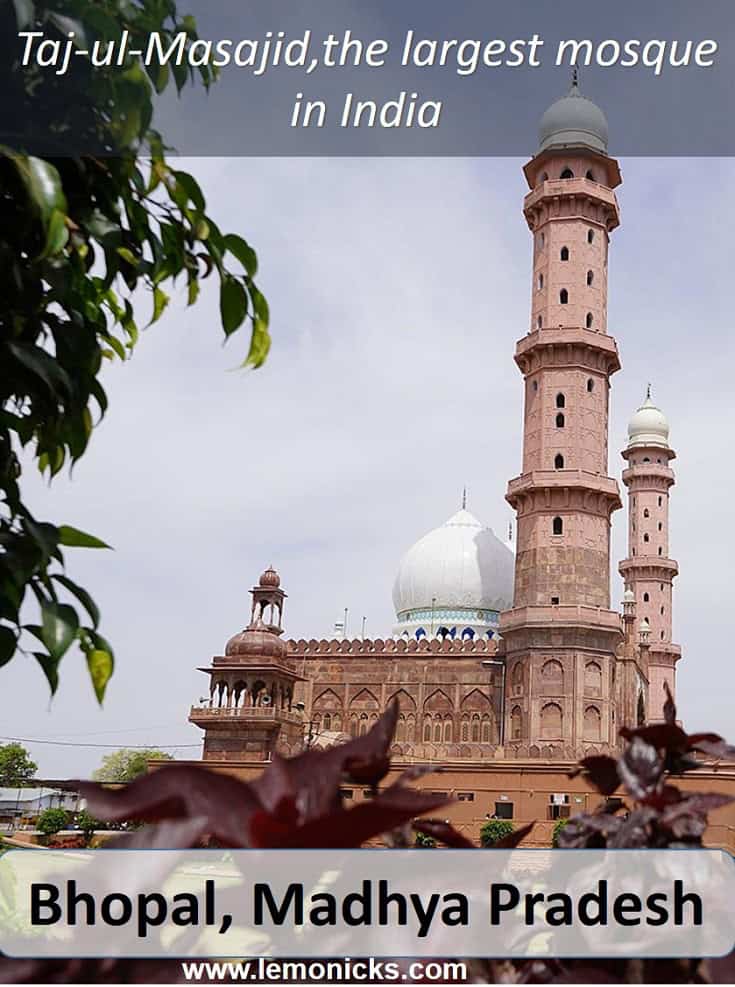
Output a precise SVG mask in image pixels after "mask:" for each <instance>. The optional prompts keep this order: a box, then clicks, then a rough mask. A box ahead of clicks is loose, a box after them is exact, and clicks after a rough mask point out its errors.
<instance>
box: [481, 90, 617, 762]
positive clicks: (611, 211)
mask: <svg viewBox="0 0 735 987" xmlns="http://www.w3.org/2000/svg"><path fill="white" fill-rule="evenodd" d="M539 138H540V146H539V150H538V153H537V154H536V155H535V157H533V158H532V159H531V161H529V162H528V164H527V165H526V166H525V168H524V173H525V176H526V179H527V180H528V184H529V187H530V190H531V191H530V192H529V193H528V195H527V196H526V198H525V200H524V204H523V212H524V215H525V218H526V221H527V223H528V226H529V229H530V230H531V233H532V235H533V268H532V273H531V281H532V285H531V318H530V326H529V330H528V333H527V335H526V336H525V337H524V338H522V339H521V340H520V341H519V342H518V344H517V346H516V352H515V361H516V363H517V365H518V367H519V368H520V370H521V372H522V374H523V380H524V392H525V399H524V401H525V408H524V431H523V465H522V472H521V474H520V476H518V477H516V478H515V479H513V480H511V481H510V484H509V486H508V492H507V495H506V499H507V500H508V501H509V503H510V504H511V506H512V507H513V508H514V509H515V510H516V512H517V546H516V568H515V593H514V602H513V608H512V609H511V610H508V611H505V612H504V613H503V614H502V615H501V619H500V633H501V635H502V638H503V648H504V651H505V658H506V666H507V676H506V681H507V683H508V689H507V695H506V725H505V726H506V729H505V737H506V742H507V743H509V744H510V746H511V748H514V752H515V753H517V754H518V755H519V756H523V755H524V753H525V752H526V751H528V752H529V753H530V754H531V755H533V754H536V753H537V752H538V753H540V754H541V755H542V756H564V757H574V756H576V755H577V754H578V753H579V752H580V751H581V750H585V749H589V748H590V747H593V746H594V747H595V748H596V749H600V748H602V747H605V746H610V745H614V744H615V742H616V737H617V728H618V724H616V722H615V706H616V703H615V693H616V687H615V654H616V649H617V647H618V646H619V645H620V643H621V641H622V626H621V621H620V616H619V614H618V613H617V612H616V611H613V610H611V609H610V517H611V514H612V512H613V511H614V510H616V509H617V508H618V507H620V506H621V502H620V496H619V493H618V486H617V483H616V482H615V480H613V479H612V478H611V477H609V476H608V475H607V471H608V410H609V390H610V383H609V381H610V376H611V375H612V374H613V373H614V372H615V371H616V370H618V369H619V368H620V362H619V359H618V351H617V346H616V343H615V340H614V339H613V337H612V336H610V335H608V332H607V265H608V244H609V238H610V233H611V232H612V231H613V230H614V229H615V228H616V227H617V226H618V224H619V218H620V217H619V211H618V204H617V200H616V198H615V193H614V191H613V189H615V188H616V187H617V186H618V185H619V184H620V181H621V177H620V171H619V168H618V164H617V162H616V161H615V159H614V158H611V157H609V155H608V154H607V122H606V120H605V117H604V115H603V113H602V111H601V110H600V109H599V108H598V107H597V106H595V104H594V103H592V102H591V101H590V100H588V99H586V98H585V97H584V96H582V95H581V93H580V90H579V86H578V83H577V80H576V78H575V79H574V81H573V83H572V88H571V90H570V92H569V93H568V95H567V96H565V97H563V98H562V99H560V100H557V102H556V103H554V104H553V105H552V106H551V107H550V108H549V109H548V110H547V111H546V113H545V114H544V116H543V117H542V120H541V125H540V131H539Z"/></svg>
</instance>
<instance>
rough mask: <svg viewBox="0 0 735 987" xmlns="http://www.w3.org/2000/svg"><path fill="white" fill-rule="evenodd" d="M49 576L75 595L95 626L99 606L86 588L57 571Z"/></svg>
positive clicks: (97, 621) (97, 622)
mask: <svg viewBox="0 0 735 987" xmlns="http://www.w3.org/2000/svg"><path fill="white" fill-rule="evenodd" d="M51 578H52V579H55V580H56V581H57V583H61V585H62V586H64V587H65V588H66V589H68V590H69V592H70V593H72V594H73V595H74V596H76V598H77V599H78V600H79V602H80V603H81V604H82V606H83V607H84V609H85V610H86V611H87V613H88V614H89V617H90V620H91V621H92V623H93V624H94V626H95V627H97V625H98V624H99V622H100V612H99V608H98V607H97V604H96V603H95V602H94V600H93V599H92V597H91V596H90V595H89V593H88V592H87V591H86V589H83V588H82V587H81V586H77V584H76V583H74V582H72V580H71V579H69V577H68V576H64V575H62V574H61V573H59V572H54V573H53V574H52V576H51Z"/></svg>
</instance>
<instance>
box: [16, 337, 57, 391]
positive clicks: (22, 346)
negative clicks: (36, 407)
mask: <svg viewBox="0 0 735 987" xmlns="http://www.w3.org/2000/svg"><path fill="white" fill-rule="evenodd" d="M7 347H8V349H9V350H10V352H11V353H12V354H13V356H15V358H16V359H17V360H18V361H19V362H20V363H22V364H23V366H24V367H25V368H26V370H30V372H31V373H33V374H35V375H36V376H37V377H39V378H40V379H41V380H42V381H43V382H44V384H45V385H46V386H47V387H48V389H49V390H50V391H51V393H52V394H55V393H56V392H57V391H59V392H63V393H64V394H69V393H70V392H71V390H72V386H71V380H70V379H69V375H68V374H67V373H66V371H65V370H64V369H63V368H62V367H60V366H59V365H58V363H57V362H56V360H54V359H53V357H51V356H50V354H48V353H47V352H46V350H43V349H41V347H40V346H32V345H30V344H28V343H7Z"/></svg>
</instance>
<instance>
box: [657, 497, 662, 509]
mask: <svg viewBox="0 0 735 987" xmlns="http://www.w3.org/2000/svg"><path fill="white" fill-rule="evenodd" d="M661 504H663V497H659V498H658V506H659V507H660V506H661Z"/></svg>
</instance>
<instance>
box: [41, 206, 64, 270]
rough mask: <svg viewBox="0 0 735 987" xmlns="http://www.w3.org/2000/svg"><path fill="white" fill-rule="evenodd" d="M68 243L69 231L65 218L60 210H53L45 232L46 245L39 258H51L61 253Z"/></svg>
mask: <svg viewBox="0 0 735 987" xmlns="http://www.w3.org/2000/svg"><path fill="white" fill-rule="evenodd" d="M68 242H69V230H68V229H67V226H66V216H65V215H64V213H63V212H62V211H61V210H60V209H54V211H53V212H52V213H51V217H50V219H49V223H48V229H47V230H46V243H45V244H44V248H43V252H42V253H41V258H45V257H52V256H53V255H54V254H58V253H61V251H62V250H63V249H64V247H65V246H66V245H67V243H68Z"/></svg>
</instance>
